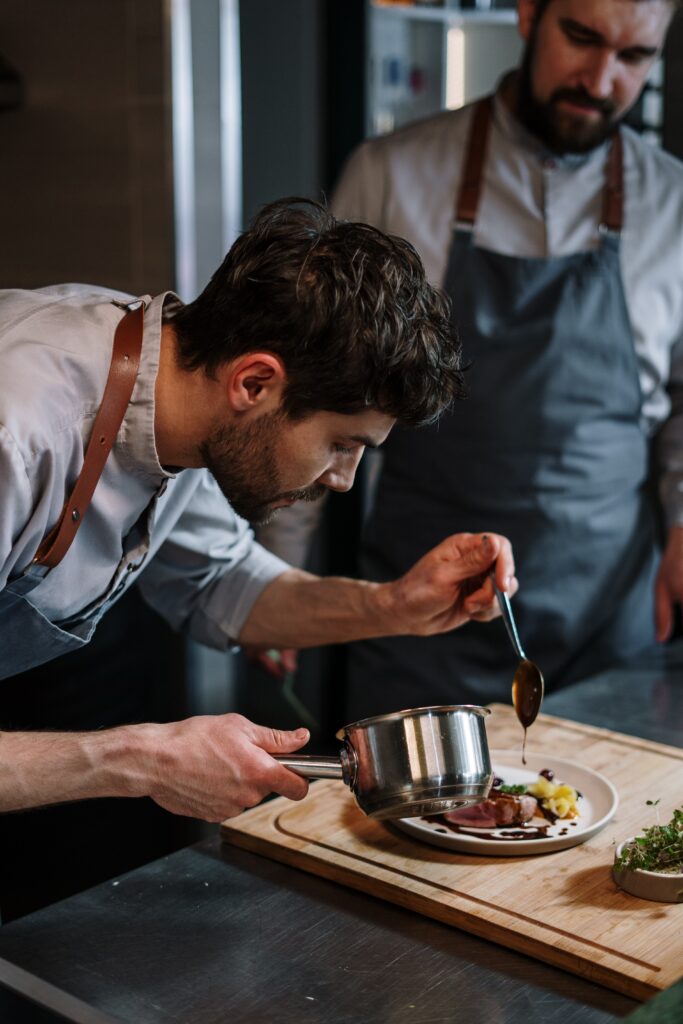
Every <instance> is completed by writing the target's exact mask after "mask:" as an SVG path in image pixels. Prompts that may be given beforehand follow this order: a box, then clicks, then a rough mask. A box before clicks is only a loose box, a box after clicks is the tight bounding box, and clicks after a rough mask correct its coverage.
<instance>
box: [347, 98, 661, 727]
mask: <svg viewBox="0 0 683 1024" xmlns="http://www.w3.org/2000/svg"><path fill="white" fill-rule="evenodd" d="M478 119H479V126H478V128H475V122H476V120H477V118H474V119H473V128H472V134H471V138H470V146H469V150H468V159H467V160H466V162H465V168H466V170H465V173H464V175H463V184H462V186H461V192H460V198H459V203H458V217H457V219H456V226H455V230H454V236H453V240H452V246H451V250H450V255H449V259H448V265H447V272H446V278H445V288H446V290H447V292H448V294H449V295H450V297H451V299H452V303H453V317H454V320H455V322H456V324H457V328H458V331H459V335H460V337H461V339H462V342H463V347H464V363H465V365H470V369H469V370H468V374H467V376H468V382H469V397H468V399H467V400H466V401H464V402H458V403H457V404H456V408H455V409H454V410H453V411H452V413H450V414H448V415H447V416H446V417H445V418H442V420H441V421H440V422H439V423H438V424H436V425H435V426H433V427H428V428H425V429H421V430H407V429H401V428H397V429H395V430H394V431H393V432H392V434H391V435H390V437H389V440H388V442H387V443H386V445H385V457H384V463H383V468H382V472H381V475H380V480H379V483H378V487H377V492H376V497H375V501H374V507H373V511H372V512H371V514H370V517H369V520H368V523H367V526H366V529H365V533H364V543H363V551H362V560H363V564H362V566H361V569H362V572H363V574H367V575H368V578H370V579H375V580H387V579H392V578H394V577H396V576H397V575H399V574H402V573H404V572H405V571H406V570H407V569H408V568H410V566H411V565H412V564H413V563H414V562H415V561H416V560H417V559H418V558H419V557H420V556H421V555H422V554H424V552H425V551H427V550H428V549H429V548H431V547H433V546H434V545H435V544H438V543H439V542H440V541H442V540H443V539H444V538H445V537H446V536H448V535H449V534H451V533H456V532H461V531H471V532H480V531H482V530H491V531H494V532H498V533H502V534H504V535H506V536H507V537H509V538H510V540H511V541H512V544H513V550H514V554H515V561H516V567H517V577H518V579H519V583H520V590H519V593H518V594H517V595H516V596H515V598H514V611H515V616H516V619H517V624H518V627H519V632H520V635H521V638H522V642H523V644H524V647H525V649H526V651H527V653H528V655H529V657H531V658H533V660H534V661H536V662H537V663H538V665H539V666H540V667H541V669H542V670H543V672H544V675H545V678H546V684H547V690H550V691H552V690H553V689H556V688H558V687H560V686H565V685H567V684H568V683H571V682H573V681H576V680H578V679H581V678H584V677H586V676H587V675H590V674H591V673H593V672H595V671H598V670H600V669H602V668H604V667H605V666H607V665H610V664H614V663H615V661H616V660H617V658H618V657H619V656H621V657H625V658H626V657H629V656H630V655H632V654H633V653H635V652H636V651H638V650H641V649H643V648H645V647H648V646H649V645H650V644H652V643H654V641H655V633H654V577H655V573H656V568H657V563H658V554H657V536H656V514H655V511H654V504H653V500H652V496H651V493H650V488H649V486H648V477H649V466H648V457H649V445H648V441H647V438H646V436H645V434H644V431H643V428H642V426H641V419H640V412H641V404H642V396H641V391H640V385H639V378H638V365H637V361H636V355H635V351H634V346H633V337H632V332H631V326H630V322H629V316H628V310H627V306H626V301H625V297H624V291H623V284H622V278H621V271H620V265H619V231H620V228H621V181H622V167H621V144H620V139H619V137H618V136H616V137H615V141H613V143H612V146H611V153H610V156H609V158H608V162H607V166H608V171H607V173H606V179H607V180H606V186H605V195H604V215H603V222H602V225H601V242H600V245H599V247H598V248H597V249H595V250H593V251H590V252H581V253H576V254H573V255H569V256H563V257H554V258H550V259H528V258H524V259H522V258H516V257H512V256H506V255H502V254H500V253H495V252H490V251H488V250H485V249H482V248H479V247H477V246H475V245H474V244H473V241H472V234H473V232H472V228H473V225H474V222H475V220H476V209H477V205H478V197H479V191H480V183H481V178H482V167H483V161H484V156H485V144H486V138H487V133H488V124H489V119H490V100H488V101H484V102H483V103H482V104H480V114H479V118H478ZM477 132H478V133H479V138H478V139H477V138H476V136H477ZM482 135H483V141H482ZM468 179H469V180H468ZM610 179H611V180H610ZM610 204H612V205H610ZM605 211H608V212H609V219H606V216H607V214H606V213H605ZM463 221H465V223H462V222H463ZM514 667H515V658H514V655H513V652H512V649H511V647H510V643H509V640H508V639H507V636H506V634H505V630H504V628H503V626H502V623H501V620H497V621H496V622H494V623H489V624H481V623H468V624H467V625H466V626H464V627H462V628H461V629H459V630H456V631H453V632H451V633H448V634H445V635H442V636H437V637H425V638H414V637H399V638H394V639H381V640H373V641H367V642H363V643H360V644H355V645H354V646H353V650H352V652H351V655H350V665H349V686H348V706H347V716H348V717H347V719H346V720H347V721H351V720H353V719H355V718H357V717H362V716H363V715H366V714H367V715H370V714H377V713H381V712H384V711H389V710H394V709H396V708H399V707H414V706H417V705H421V704H437V703H441V702H474V703H486V702H489V701H493V700H502V701H509V700H510V687H511V682H512V676H513V672H514Z"/></svg>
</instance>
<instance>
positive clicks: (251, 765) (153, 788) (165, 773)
mask: <svg viewBox="0 0 683 1024" xmlns="http://www.w3.org/2000/svg"><path fill="white" fill-rule="evenodd" d="M134 728H139V729H141V730H145V741H144V746H145V749H146V751H147V752H148V754H151V755H152V770H153V772H154V775H153V778H152V782H151V784H150V785H147V786H146V787H145V790H146V792H145V795H147V796H151V797H152V799H153V800H154V801H156V803H158V804H159V805H160V806H161V807H164V808H165V809H166V810H167V811H172V812H173V814H184V815H187V816H189V817H192V818H201V819H202V820H203V821H222V820H223V819H224V818H231V817H233V816H234V815H236V814H239V813H240V812H241V811H243V810H244V809H245V807H254V806H255V805H256V804H258V803H260V802H261V800H263V798H264V797H266V796H268V795H269V794H270V793H278V794H280V795H281V796H286V797H288V798H289V799H290V800H301V799H302V798H303V797H305V796H306V793H307V792H308V782H307V781H306V779H302V778H301V777H300V776H299V775H295V774H294V772H291V771H289V770H288V769H287V768H283V767H282V765H280V764H278V763H277V761H275V760H273V758H272V757H271V756H270V755H271V754H289V753H292V752H293V751H295V750H298V749H299V748H300V747H302V746H303V745H304V744H305V743H307V742H308V738H309V733H308V730H307V729H297V730H295V731H293V732H284V731H282V730H279V729H268V728H265V727H264V726H261V725H255V724H254V723H253V722H250V721H248V720H247V719H246V718H243V717H242V716H241V715H232V714H231V715H215V716H200V717H196V718H188V719H186V720H185V721H183V722H173V723H171V724H170V725H151V726H150V725H143V726H138V727H134Z"/></svg>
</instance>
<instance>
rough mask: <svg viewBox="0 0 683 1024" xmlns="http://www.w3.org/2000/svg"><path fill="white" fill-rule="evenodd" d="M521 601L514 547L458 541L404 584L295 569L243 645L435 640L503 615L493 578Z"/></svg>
mask: <svg viewBox="0 0 683 1024" xmlns="http://www.w3.org/2000/svg"><path fill="white" fill-rule="evenodd" d="M494 568H495V574H496V580H497V583H498V586H499V588H500V589H501V590H505V591H507V592H509V593H511V594H514V592H515V590H516V589H517V581H516V579H515V577H514V560H513V557H512V551H511V548H510V544H509V541H508V540H507V539H506V538H505V537H501V536H499V535H498V534H472V533H462V534H453V536H451V537H447V538H446V539H445V540H444V541H442V542H441V544H439V545H438V546H437V547H436V548H433V549H432V550H431V551H429V552H427V554H426V555H424V556H423V557H422V558H421V559H420V560H419V562H416V563H415V565H414V566H413V567H412V568H411V569H409V570H408V572H407V573H405V574H404V575H403V576H401V577H399V579H397V580H392V581H390V582H388V583H369V582H367V581H366V580H350V579H343V578H341V577H327V578H325V579H321V578H320V577H318V576H312V575H311V574H310V573H306V572H301V571H299V570H297V569H289V570H287V571H286V572H284V573H282V574H281V575H280V576H278V577H277V578H276V579H274V580H273V581H272V582H271V583H269V584H268V586H267V587H265V588H264V589H263V590H262V591H261V593H260V594H259V596H258V598H257V599H256V601H255V603H254V604H253V605H252V607H251V610H250V612H249V615H248V616H247V618H246V621H245V622H244V624H243V626H242V628H241V630H240V632H239V636H238V639H239V641H240V643H243V644H247V645H251V646H256V647H280V648H282V647H310V646H314V645H317V644H329V643H343V642H346V641H349V640H363V639H366V638H368V637H375V636H401V635H408V634H412V635H414V636H430V635H432V634H434V633H444V632H447V631H449V630H451V629H457V628H458V627H459V626H462V625H463V624H464V623H465V622H468V621H469V620H470V619H476V620H477V621H481V622H485V621H488V619H490V618H492V617H494V616H495V615H497V614H499V610H498V606H497V602H496V597H495V594H494V590H493V585H492V583H491V580H490V578H489V574H490V572H491V570H492V569H494Z"/></svg>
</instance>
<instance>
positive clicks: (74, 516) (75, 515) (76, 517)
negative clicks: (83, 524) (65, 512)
mask: <svg viewBox="0 0 683 1024" xmlns="http://www.w3.org/2000/svg"><path fill="white" fill-rule="evenodd" d="M71 518H72V519H73V521H74V522H75V523H77V522H78V520H79V519H80V518H81V513H80V512H79V511H78V509H77V508H75V509H74V510H73V512H72V513H71Z"/></svg>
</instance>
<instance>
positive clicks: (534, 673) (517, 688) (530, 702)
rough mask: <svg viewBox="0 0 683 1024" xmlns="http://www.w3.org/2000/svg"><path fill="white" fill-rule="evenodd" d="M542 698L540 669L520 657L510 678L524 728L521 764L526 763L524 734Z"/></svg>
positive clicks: (515, 705)
mask: <svg viewBox="0 0 683 1024" xmlns="http://www.w3.org/2000/svg"><path fill="white" fill-rule="evenodd" d="M542 700H543V676H542V674H541V671H540V669H539V668H538V667H537V666H536V665H534V663H533V661H529V659H528V658H522V660H521V661H520V663H519V665H518V666H517V671H516V672H515V677H514V679H513V680H512V703H513V705H514V708H515V712H516V714H517V718H518V719H519V723H520V725H521V726H522V728H523V729H524V739H523V741H522V764H526V736H527V730H528V728H529V726H530V725H533V723H534V722H535V721H536V716H537V715H538V712H539V709H540V707H541V701H542Z"/></svg>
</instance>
